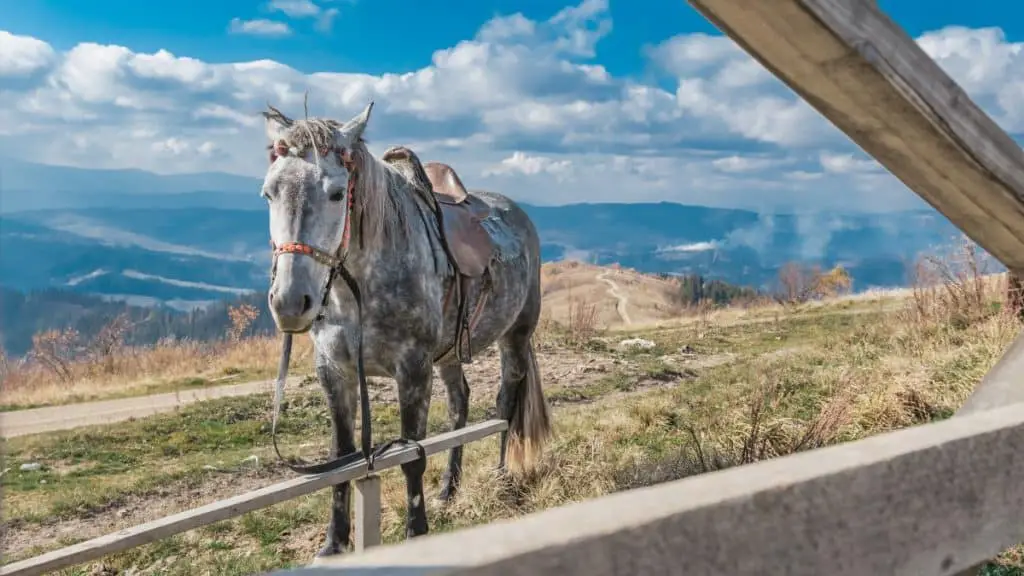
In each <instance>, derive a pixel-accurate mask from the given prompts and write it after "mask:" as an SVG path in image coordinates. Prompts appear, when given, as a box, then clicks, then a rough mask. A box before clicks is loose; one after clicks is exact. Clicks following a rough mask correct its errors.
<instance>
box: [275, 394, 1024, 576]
mask: <svg viewBox="0 0 1024 576" xmlns="http://www.w3.org/2000/svg"><path fill="white" fill-rule="evenodd" d="M1022 408H1024V405H1020V404H1018V405H1014V406H1008V407H1003V408H999V409H994V410H987V411H982V412H977V413H973V414H967V415H962V416H960V415H958V416H956V417H954V418H950V419H948V420H945V421H942V422H937V423H933V424H925V425H921V426H916V427H913V428H907V429H903V430H898V431H895V432H891V433H887V434H881V435H878V436H874V437H870V438H866V439H864V440H859V441H856V442H849V443H846V444H840V445H836V446H832V447H828V448H822V449H818V450H813V451H808V452H801V453H797V454H793V455H789V456H785V457H780V458H775V459H771V460H765V461H762V462H758V463H755V464H750V465H746V466H739V467H735V468H730V469H727V470H722V471H718V472H711V473H707V474H700V475H697V476H693V477H690V478H687V479H684V480H678V481H675V482H669V483H665V484H660V485H656V486H652V487H648V488H641V489H636V490H629V491H626V492H620V493H617V494H612V495H609V496H604V497H601V498H596V499H592V500H587V501H585V502H581V503H578V504H572V505H568V506H563V507H560V508H554V509H550V510H546V511H542V512H538V513H535V514H531V515H529V516H526V517H523V518H520V519H517V520H514V521H510V522H501V523H494V524H487V525H483V526H479V527H475V528H468V529H464V530H460V531H457V532H451V533H447V534H436V535H431V536H426V537H423V538H420V539H414V540H409V541H407V542H403V543H400V544H395V545H391V546H382V547H379V548H375V549H373V550H369V551H367V552H364V553H362V554H353V555H349V556H340V557H331V558H324V559H320V560H317V561H316V562H315V563H314V564H313V566H314V568H317V569H318V570H319V573H322V574H328V573H330V574H348V575H352V576H355V575H357V574H367V575H369V574H373V575H374V576H398V575H402V576H414V575H424V576H425V575H428V574H429V575H435V574H437V575H440V574H444V575H449V574H450V575H453V576H454V575H458V576H498V575H500V576H535V575H539V574H558V575H559V576H633V575H644V576H648V575H650V576H655V575H658V576H664V575H676V574H678V575H681V576H682V575H685V576H712V575H714V576H718V575H722V574H729V575H730V576H747V575H749V576H764V575H765V574H779V575H783V574H784V575H786V576H819V575H821V574H828V575H830V576H863V575H865V574H879V575H880V574H885V575H887V576H889V575H897V576H903V575H905V576H937V575H953V574H957V573H958V572H961V571H963V570H966V569H968V568H971V567H973V566H976V565H977V564H979V563H981V562H983V561H984V560H986V559H988V558H991V557H993V556H995V555H996V554H998V553H999V552H1000V551H1002V550H1004V549H1005V548H1007V547H1009V546H1011V545H1014V544H1017V543H1020V542H1024V521H1022V520H1021V515H1020V511H1021V510H1022V509H1024V482H1022V481H1021V479H1022V478H1024V409H1022ZM329 569H334V570H336V572H328V571H327V570H329ZM311 570H312V569H311ZM294 573H295V574H296V576H299V575H301V574H303V570H302V569H299V570H296V571H294Z"/></svg>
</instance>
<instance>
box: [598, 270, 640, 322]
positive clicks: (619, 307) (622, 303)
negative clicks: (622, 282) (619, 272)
mask: <svg viewBox="0 0 1024 576" xmlns="http://www.w3.org/2000/svg"><path fill="white" fill-rule="evenodd" d="M608 272H609V270H605V271H604V272H601V273H600V274H598V275H597V279H598V280H600V281H601V282H604V283H605V284H607V285H608V293H609V294H611V295H612V297H614V298H615V311H616V312H618V314H619V318H622V321H623V322H625V323H626V324H632V323H633V321H632V320H630V318H629V312H627V311H626V304H628V303H629V296H627V295H626V294H623V293H622V292H620V291H619V285H618V284H616V283H615V281H614V280H612V279H611V278H608Z"/></svg>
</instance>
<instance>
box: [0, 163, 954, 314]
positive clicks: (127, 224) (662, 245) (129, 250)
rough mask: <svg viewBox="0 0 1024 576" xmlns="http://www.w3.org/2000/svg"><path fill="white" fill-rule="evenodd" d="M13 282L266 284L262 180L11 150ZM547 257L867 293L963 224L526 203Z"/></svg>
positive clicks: (133, 289)
mask: <svg viewBox="0 0 1024 576" xmlns="http://www.w3.org/2000/svg"><path fill="white" fill-rule="evenodd" d="M0 170H2V172H0V285H3V286H6V287H8V288H11V289H15V290H19V291H29V290H35V289H41V288H63V289H68V290H73V291H77V292H82V293H90V294H95V295H100V296H103V297H105V298H108V299H116V300H125V301H128V302H131V303H134V304H141V305H149V304H155V303H166V304H168V305H170V306H172V307H176V308H179V309H187V308H192V307H195V306H202V305H206V304H209V303H211V302H214V301H217V300H222V299H224V298H228V297H234V296H236V295H239V294H242V293H245V292H247V291H262V290H265V289H266V287H267V283H268V278H267V275H268V271H269V253H268V249H267V234H268V230H267V227H268V224H267V212H266V205H265V203H264V201H263V200H262V199H260V198H259V195H258V193H257V190H259V185H260V181H259V180H258V179H255V178H247V177H243V176H234V175H228V174H192V175H177V176H163V175H157V174H152V173H149V172H143V171H138V170H84V169H77V168H65V167H53V166H42V165H37V164H31V163H27V162H23V161H11V160H5V159H0ZM524 207H525V208H526V210H527V211H528V212H529V214H530V215H531V217H532V218H533V219H534V221H535V223H536V224H537V227H538V230H539V231H540V234H541V240H542V243H543V248H542V252H543V257H544V260H546V261H551V260H559V259H566V258H569V259H580V260H585V261H588V262H591V263H595V264H609V263H613V262H618V263H619V264H620V265H622V266H625V267H631V268H635V269H637V270H640V271H645V272H664V273H692V272H699V273H702V274H704V275H706V276H708V277H710V278H718V279H722V280H726V281H728V282H731V283H736V284H746V285H751V286H758V287H769V286H770V285H771V284H772V282H773V281H774V279H775V275H776V273H777V270H778V268H779V267H780V266H781V265H782V264H784V263H785V262H787V261H793V260H796V261H802V262H807V263H817V264H820V265H822V266H832V265H835V264H837V263H841V264H843V265H844V266H846V267H847V268H848V269H849V270H850V271H851V273H852V275H853V277H854V281H855V288H857V289H864V288H867V287H870V286H897V285H903V284H904V283H905V281H906V272H907V270H908V267H909V265H910V264H911V262H912V261H913V260H914V258H915V256H916V255H917V254H918V253H920V252H922V251H926V250H931V249H934V248H936V247H938V246H941V245H943V244H948V243H949V242H950V240H951V239H952V238H954V237H955V236H956V235H957V234H958V231H957V229H956V228H955V227H954V226H953V225H952V224H950V223H949V222H948V221H947V220H946V219H945V218H944V217H942V216H941V215H939V214H938V213H936V212H934V211H912V212H897V213H889V214H835V213H828V214H806V215H797V214H774V215H766V214H757V213H755V212H751V211H746V210H730V209H720V208H707V207H700V206H684V205H679V204H671V203H648V204H573V205H565V206H532V205H526V206H524Z"/></svg>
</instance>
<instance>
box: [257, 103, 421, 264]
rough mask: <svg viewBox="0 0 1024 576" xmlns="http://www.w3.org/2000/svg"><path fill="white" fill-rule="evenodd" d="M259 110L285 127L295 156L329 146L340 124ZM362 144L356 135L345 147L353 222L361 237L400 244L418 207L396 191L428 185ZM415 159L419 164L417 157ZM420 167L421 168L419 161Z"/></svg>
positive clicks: (287, 141) (271, 110)
mask: <svg viewBox="0 0 1024 576" xmlns="http://www.w3.org/2000/svg"><path fill="white" fill-rule="evenodd" d="M263 114H264V116H265V117H267V118H268V119H273V120H276V121H277V122H279V123H281V125H282V126H285V127H286V129H285V132H284V134H283V135H282V137H281V139H282V140H283V141H284V144H285V145H286V146H287V147H288V148H294V149H295V150H296V152H297V153H298V155H299V156H303V155H304V154H305V153H306V151H308V150H322V149H324V148H327V147H330V146H331V145H332V144H333V143H334V138H335V133H336V132H337V131H338V129H340V128H341V127H342V123H341V122H338V121H336V120H331V119H328V118H319V117H313V118H305V119H301V120H292V119H290V118H288V117H287V116H285V115H284V114H282V113H281V112H280V111H278V110H277V109H275V108H273V107H270V111H269V112H264V113H263ZM366 144H367V141H366V139H365V138H363V137H362V136H360V137H359V138H358V139H357V140H356V142H354V143H353V144H352V145H351V149H350V150H349V153H350V154H351V155H352V160H353V162H354V163H355V168H356V174H357V181H356V188H355V196H356V198H355V203H356V205H355V209H356V212H357V214H358V215H359V223H358V224H357V225H358V226H359V233H360V236H361V240H362V242H364V243H365V242H369V243H372V244H376V245H378V246H383V243H384V242H386V243H388V244H389V245H390V246H392V247H396V248H397V247H400V246H401V244H400V242H403V241H407V240H408V239H409V237H410V234H411V232H410V229H409V220H410V218H411V217H412V216H414V215H415V214H413V213H410V212H411V211H412V210H416V209H418V208H417V203H416V202H415V201H413V202H403V201H402V199H400V198H399V197H398V195H399V194H410V193H411V194H416V193H417V192H419V191H418V190H415V188H419V187H421V185H422V184H421V182H423V181H426V182H427V184H428V186H429V180H426V173H425V172H423V175H422V178H423V180H422V181H417V180H418V177H417V180H413V179H412V178H410V177H409V175H407V174H406V173H404V172H403V171H402V170H399V169H396V168H395V167H394V166H392V165H391V164H389V163H386V162H383V161H381V160H378V159H376V158H374V157H373V154H371V153H370V150H369V148H367V146H366ZM416 161H417V164H419V159H418V158H417V159H416ZM420 171H421V172H422V171H423V168H422V165H420ZM429 189H430V188H427V190H428V191H429Z"/></svg>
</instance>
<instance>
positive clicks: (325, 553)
mask: <svg viewBox="0 0 1024 576" xmlns="http://www.w3.org/2000/svg"><path fill="white" fill-rule="evenodd" d="M341 553H342V549H341V546H338V545H337V544H325V545H324V547H323V548H321V549H320V551H319V552H317V553H316V557H317V558H327V557H329V556H338V555H340V554H341Z"/></svg>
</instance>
